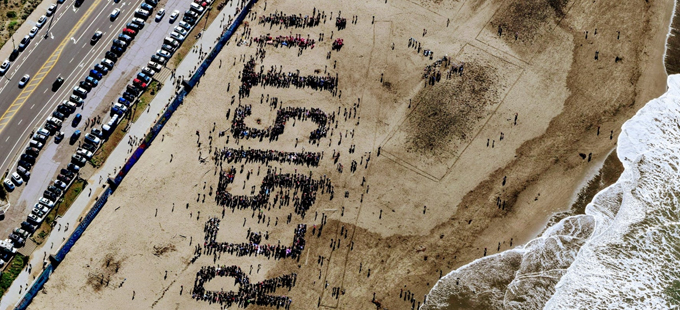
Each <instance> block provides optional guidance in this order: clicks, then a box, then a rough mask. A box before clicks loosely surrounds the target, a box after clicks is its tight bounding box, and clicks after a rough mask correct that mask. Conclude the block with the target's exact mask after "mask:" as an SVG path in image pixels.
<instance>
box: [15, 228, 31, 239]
mask: <svg viewBox="0 0 680 310" xmlns="http://www.w3.org/2000/svg"><path fill="white" fill-rule="evenodd" d="M13 233H15V234H17V235H19V236H21V237H22V238H24V239H28V237H30V236H31V234H29V233H28V232H27V231H25V230H23V229H21V228H18V227H17V228H15V229H14V231H13Z"/></svg>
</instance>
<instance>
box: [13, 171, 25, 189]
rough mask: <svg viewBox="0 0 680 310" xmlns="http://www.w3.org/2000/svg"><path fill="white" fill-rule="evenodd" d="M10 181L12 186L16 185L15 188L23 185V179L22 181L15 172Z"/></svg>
mask: <svg viewBox="0 0 680 310" xmlns="http://www.w3.org/2000/svg"><path fill="white" fill-rule="evenodd" d="M12 181H13V182H14V184H16V185H17V186H19V185H21V184H24V179H22V178H21V176H20V175H19V174H18V173H16V172H14V173H12Z"/></svg>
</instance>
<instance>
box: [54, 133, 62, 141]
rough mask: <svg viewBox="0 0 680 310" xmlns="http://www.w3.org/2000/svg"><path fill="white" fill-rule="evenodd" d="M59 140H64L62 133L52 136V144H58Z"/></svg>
mask: <svg viewBox="0 0 680 310" xmlns="http://www.w3.org/2000/svg"><path fill="white" fill-rule="evenodd" d="M61 140H64V132H63V131H61V132H59V133H58V134H56V135H55V136H54V143H59V142H61Z"/></svg>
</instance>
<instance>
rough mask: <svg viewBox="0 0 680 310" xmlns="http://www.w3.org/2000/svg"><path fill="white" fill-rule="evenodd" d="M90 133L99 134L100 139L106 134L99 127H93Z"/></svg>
mask: <svg viewBox="0 0 680 310" xmlns="http://www.w3.org/2000/svg"><path fill="white" fill-rule="evenodd" d="M90 133H91V134H93V135H95V136H97V137H98V138H100V139H101V138H102V137H103V136H104V133H103V132H102V131H101V130H99V128H92V130H90Z"/></svg>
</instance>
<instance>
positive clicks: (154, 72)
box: [142, 67, 156, 76]
mask: <svg viewBox="0 0 680 310" xmlns="http://www.w3.org/2000/svg"><path fill="white" fill-rule="evenodd" d="M142 73H144V74H146V75H147V76H153V75H154V74H156V71H153V70H152V69H151V68H149V67H144V68H142Z"/></svg>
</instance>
